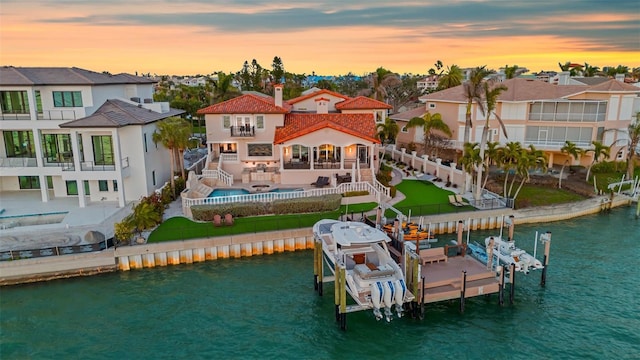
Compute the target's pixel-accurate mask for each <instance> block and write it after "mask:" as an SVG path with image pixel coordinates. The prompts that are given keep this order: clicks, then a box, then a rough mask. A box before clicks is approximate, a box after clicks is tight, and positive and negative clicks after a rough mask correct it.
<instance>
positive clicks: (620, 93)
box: [394, 78, 640, 166]
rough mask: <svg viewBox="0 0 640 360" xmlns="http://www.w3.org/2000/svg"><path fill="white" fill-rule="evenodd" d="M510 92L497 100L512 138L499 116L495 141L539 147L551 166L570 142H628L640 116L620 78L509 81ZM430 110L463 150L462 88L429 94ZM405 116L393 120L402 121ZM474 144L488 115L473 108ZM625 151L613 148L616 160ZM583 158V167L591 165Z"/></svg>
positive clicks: (632, 91) (638, 102) (638, 91)
mask: <svg viewBox="0 0 640 360" xmlns="http://www.w3.org/2000/svg"><path fill="white" fill-rule="evenodd" d="M502 84H503V85H504V86H506V87H507V88H508V90H506V91H504V92H503V93H502V94H501V95H500V96H499V98H498V103H497V107H496V113H497V114H498V116H499V117H500V118H501V119H502V121H503V122H504V123H505V126H506V128H507V135H508V139H507V138H506V137H505V136H504V134H502V131H500V129H499V128H500V126H499V123H498V121H497V120H496V119H495V117H494V116H492V117H491V119H492V120H490V128H491V131H490V141H498V142H500V143H502V144H504V143H507V142H509V141H517V142H520V143H522V145H523V146H525V147H526V146H529V145H534V146H535V147H536V148H538V149H541V150H544V151H545V152H546V153H547V155H548V156H549V166H551V165H552V164H554V163H555V164H562V163H563V162H564V161H565V160H566V159H567V157H566V155H564V154H562V153H561V152H560V148H562V146H563V145H564V143H565V141H571V142H574V143H575V144H576V145H577V146H578V147H580V148H583V149H587V148H589V147H590V146H591V142H592V141H593V140H598V141H602V142H603V143H604V144H605V145H612V144H614V143H616V140H619V139H624V134H623V133H621V132H617V131H606V130H610V129H619V130H624V129H626V128H627V127H628V125H629V124H630V123H631V120H632V119H633V118H634V117H635V114H636V112H638V111H640V98H639V97H638V95H640V88H638V87H635V86H633V85H629V84H625V83H624V82H621V81H617V80H615V79H609V80H608V81H606V82H603V83H600V84H597V85H593V86H589V85H553V84H550V83H546V82H543V81H539V80H530V79H520V78H515V79H510V80H505V81H504V82H503V83H502ZM421 100H423V101H425V102H426V104H425V110H428V111H430V112H432V113H433V112H438V113H440V114H441V115H442V119H443V120H444V121H445V122H446V123H447V125H449V128H450V129H451V130H452V132H453V133H454V140H457V141H455V147H456V148H457V149H458V150H459V151H462V140H463V136H464V124H465V114H466V98H465V96H464V91H463V86H462V85H461V86H457V87H453V88H450V89H446V90H443V91H439V92H436V93H432V94H428V95H424V96H422V97H421ZM402 116H403V115H401V114H397V115H394V117H395V118H400V117H402ZM472 121H473V129H472V131H471V141H472V142H479V140H480V137H481V133H482V128H483V126H484V123H485V115H484V114H482V113H481V112H480V110H479V108H478V106H477V105H476V104H474V105H473V107H472ZM626 151H627V149H626V148H621V147H620V146H614V147H613V149H612V151H611V154H612V157H616V156H617V157H618V158H619V159H623V158H624V157H625V155H626V154H625V152H626ZM591 156H592V155H590V154H588V155H586V156H583V157H582V159H581V163H582V164H587V163H588V162H589V161H591Z"/></svg>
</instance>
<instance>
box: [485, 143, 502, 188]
mask: <svg viewBox="0 0 640 360" xmlns="http://www.w3.org/2000/svg"><path fill="white" fill-rule="evenodd" d="M484 155H485V156H484V164H483V166H484V168H485V170H486V171H485V174H484V180H483V181H482V188H485V187H486V186H487V181H488V180H489V168H490V166H491V164H492V163H494V162H495V163H500V161H501V159H500V156H499V155H500V143H499V142H497V141H489V142H488V143H487V148H486V149H485V151H484Z"/></svg>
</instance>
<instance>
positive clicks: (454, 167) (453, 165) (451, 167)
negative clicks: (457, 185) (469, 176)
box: [449, 162, 456, 182]
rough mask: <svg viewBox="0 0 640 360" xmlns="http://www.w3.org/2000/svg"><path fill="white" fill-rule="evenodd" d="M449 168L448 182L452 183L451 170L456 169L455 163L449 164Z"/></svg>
mask: <svg viewBox="0 0 640 360" xmlns="http://www.w3.org/2000/svg"><path fill="white" fill-rule="evenodd" d="M449 166H450V168H449V181H451V182H453V170H455V169H456V163H453V162H452V163H451V164H449Z"/></svg>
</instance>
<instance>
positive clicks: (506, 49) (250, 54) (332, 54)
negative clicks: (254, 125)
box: [0, 0, 640, 75]
mask: <svg viewBox="0 0 640 360" xmlns="http://www.w3.org/2000/svg"><path fill="white" fill-rule="evenodd" d="M274 56H279V57H281V58H282V61H283V63H284V66H285V70H287V71H291V72H295V73H307V74H310V73H311V72H315V73H317V74H327V75H328V74H333V75H337V74H345V73H347V72H353V73H354V74H357V75H361V74H364V73H368V72H371V71H374V70H375V69H376V68H377V67H380V66H383V67H385V68H388V69H390V70H392V71H395V72H398V73H415V74H424V73H426V72H427V71H428V70H429V68H431V67H433V64H434V63H435V62H436V60H441V61H442V62H443V63H444V65H445V66H447V65H451V64H457V65H459V66H461V67H472V66H478V65H488V67H489V68H493V69H497V68H499V67H501V66H504V65H506V64H508V65H514V64H517V65H519V66H521V67H526V68H528V69H529V70H531V71H533V72H536V71H540V70H559V67H558V62H562V63H564V62H566V61H572V62H575V63H581V64H584V63H585V62H588V63H589V64H591V65H595V66H599V67H603V66H616V65H619V64H622V65H627V66H629V67H630V68H633V67H638V66H640V1H638V0H616V1H601V0H564V1H558V0H551V1H548V0H538V1H533V0H517V1H504V0H396V1H389V0H385V1H378V0H346V1H345V0H342V1H335V0H289V1H282V0H273V1H262V0H166V1H162V0H149V1H147V0H144V1H142V0H55V1H46V0H41V1H33V0H26V1H24V0H2V3H1V4H0V65H13V66H60V67H71V66H76V67H80V68H84V69H88V70H94V71H98V72H101V71H109V72H111V73H119V72H128V73H135V72H136V71H137V72H144V73H147V72H150V73H152V74H154V73H155V74H177V75H180V74H182V75H187V74H208V73H212V72H215V71H225V72H231V71H233V72H236V71H238V70H240V69H241V67H242V64H243V62H244V61H245V60H248V61H249V62H250V61H251V60H252V59H254V58H255V59H256V60H257V61H258V62H259V63H260V64H261V65H262V66H263V67H265V68H271V62H272V60H273V57H274Z"/></svg>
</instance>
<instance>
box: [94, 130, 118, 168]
mask: <svg viewBox="0 0 640 360" xmlns="http://www.w3.org/2000/svg"><path fill="white" fill-rule="evenodd" d="M91 141H92V143H93V161H94V163H95V164H96V165H114V164H115V163H114V161H113V143H112V142H111V136H109V135H98V136H92V137H91Z"/></svg>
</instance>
